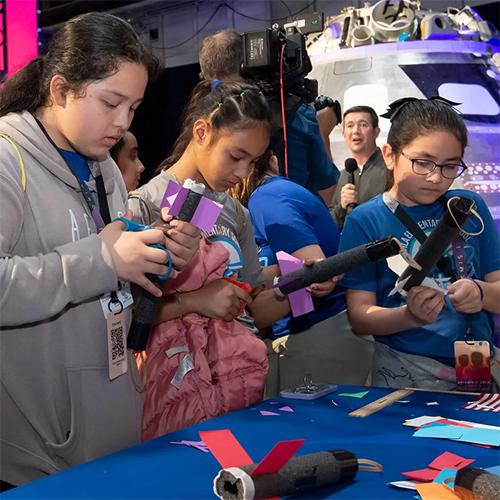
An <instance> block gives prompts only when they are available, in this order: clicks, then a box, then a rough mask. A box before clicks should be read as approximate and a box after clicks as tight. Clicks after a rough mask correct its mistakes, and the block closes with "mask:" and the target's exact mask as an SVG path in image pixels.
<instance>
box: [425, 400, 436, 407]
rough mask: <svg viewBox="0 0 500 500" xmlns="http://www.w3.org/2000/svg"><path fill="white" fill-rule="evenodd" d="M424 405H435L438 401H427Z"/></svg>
mask: <svg viewBox="0 0 500 500" xmlns="http://www.w3.org/2000/svg"><path fill="white" fill-rule="evenodd" d="M425 404H426V406H437V405H439V403H438V402H437V401H429V402H428V403H425Z"/></svg>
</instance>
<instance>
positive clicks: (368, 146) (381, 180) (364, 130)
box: [331, 106, 387, 228]
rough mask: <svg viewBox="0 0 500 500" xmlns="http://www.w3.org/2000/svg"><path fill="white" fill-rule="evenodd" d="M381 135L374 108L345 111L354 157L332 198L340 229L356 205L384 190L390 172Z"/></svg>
mask: <svg viewBox="0 0 500 500" xmlns="http://www.w3.org/2000/svg"><path fill="white" fill-rule="evenodd" d="M379 133H380V129H379V127H378V116H377V113H376V112H375V110H374V109H373V108H370V107H369V106H354V107H352V108H349V109H348V110H347V111H345V113H344V117H343V135H344V140H345V142H346V144H347V147H348V148H349V150H350V151H351V154H352V158H348V159H347V160H346V169H345V170H343V171H342V172H341V174H340V179H339V181H338V184H337V189H336V191H335V196H334V198H333V207H332V209H331V213H332V215H333V217H334V219H335V221H336V222H337V224H338V226H339V228H342V227H343V225H344V220H345V217H346V215H348V213H349V212H350V210H352V208H353V207H354V206H356V205H359V204H361V203H364V202H365V201H368V200H370V199H371V198H373V197H374V196H376V195H377V194H379V193H383V192H384V190H385V186H386V182H387V181H386V172H387V169H386V166H385V163H384V159H383V157H382V153H381V151H380V149H379V148H378V147H377V144H376V142H375V141H376V139H377V137H378V135H379ZM356 164H357V168H356Z"/></svg>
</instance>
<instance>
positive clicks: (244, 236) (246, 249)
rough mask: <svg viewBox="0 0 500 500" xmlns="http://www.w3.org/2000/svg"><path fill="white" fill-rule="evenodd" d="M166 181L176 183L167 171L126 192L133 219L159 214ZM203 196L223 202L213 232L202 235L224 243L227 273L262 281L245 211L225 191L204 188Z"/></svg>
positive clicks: (145, 221)
mask: <svg viewBox="0 0 500 500" xmlns="http://www.w3.org/2000/svg"><path fill="white" fill-rule="evenodd" d="M169 181H174V182H177V181H176V179H175V178H174V177H173V176H172V175H170V174H168V173H167V172H166V171H163V172H161V173H160V174H159V175H157V176H156V177H153V178H152V179H151V180H150V181H149V182H148V183H147V184H145V185H144V186H142V187H140V188H139V189H137V190H135V191H132V192H131V193H130V194H129V201H128V206H129V208H130V209H131V210H132V212H133V213H134V219H135V220H136V221H138V222H141V223H142V224H151V223H152V222H154V221H155V220H156V219H157V218H158V217H159V216H160V208H159V207H160V204H161V202H162V200H163V195H164V193H165V189H166V187H167V184H168V182H169ZM205 195H206V196H207V197H208V198H210V199H212V200H214V201H217V202H218V203H221V204H222V205H224V208H223V209H222V212H221V213H220V215H219V218H218V219H217V222H216V224H215V225H214V227H213V229H212V231H210V233H208V234H206V235H205V236H206V237H207V238H208V239H209V240H210V241H211V242H218V243H221V244H222V245H224V247H225V248H226V250H227V251H228V253H229V262H228V269H227V272H226V275H228V276H229V275H231V274H233V273H236V274H237V276H238V279H240V280H242V281H245V282H246V283H249V284H250V285H251V286H252V287H255V286H257V285H259V284H261V283H263V282H264V279H263V277H262V275H261V267H260V264H259V259H258V255H257V251H258V249H257V244H256V243H255V236H254V232H253V228H252V222H251V221H250V216H249V214H248V210H247V209H246V208H245V207H243V206H242V205H241V204H240V203H239V202H238V201H237V200H235V199H233V198H231V197H230V196H229V195H228V194H226V193H224V192H223V193H219V192H216V191H212V190H211V189H209V188H206V190H205Z"/></svg>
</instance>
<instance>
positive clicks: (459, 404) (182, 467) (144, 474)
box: [2, 386, 500, 500]
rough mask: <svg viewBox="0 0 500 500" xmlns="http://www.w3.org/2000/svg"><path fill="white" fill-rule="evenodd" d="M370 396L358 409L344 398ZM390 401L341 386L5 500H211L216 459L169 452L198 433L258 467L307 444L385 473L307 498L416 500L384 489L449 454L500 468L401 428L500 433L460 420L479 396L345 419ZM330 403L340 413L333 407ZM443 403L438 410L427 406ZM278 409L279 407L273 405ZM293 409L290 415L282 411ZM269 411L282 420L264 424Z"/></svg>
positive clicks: (493, 455)
mask: <svg viewBox="0 0 500 500" xmlns="http://www.w3.org/2000/svg"><path fill="white" fill-rule="evenodd" d="M362 390H368V391H369V393H368V394H367V395H366V396H365V397H363V398H361V399H355V398H351V397H346V396H339V394H340V393H342V392H358V391H362ZM388 392H391V391H390V390H387V389H381V388H365V387H353V386H339V389H338V391H337V392H336V393H332V394H330V395H328V396H325V397H323V398H321V399H318V400H315V401H300V400H292V399H283V398H278V399H274V400H268V401H264V402H262V403H260V404H258V405H255V406H252V407H249V408H245V409H243V410H240V411H237V412H233V413H230V414H227V415H224V416H222V417H219V418H216V419H213V420H209V421H207V422H203V423H201V424H198V425H195V426H192V427H188V428H186V429H183V430H181V431H178V432H175V433H173V434H169V435H167V436H164V437H162V438H158V439H155V440H152V441H149V442H146V443H144V444H142V445H138V446H135V447H132V448H129V449H126V450H124V451H121V452H118V453H115V454H113V455H109V456H107V457H103V458H100V459H98V460H95V461H93V462H89V463H87V464H84V465H81V466H78V467H74V468H72V469H68V470H65V471H63V472H60V473H58V474H55V475H53V476H50V477H47V478H44V479H41V480H38V481H34V482H32V483H29V484H26V485H24V486H22V487H19V488H16V489H14V490H10V491H8V492H6V493H4V494H3V495H2V500H3V498H5V499H7V498H50V499H56V498H65V499H68V498H106V499H108V498H175V499H178V498H214V495H213V493H212V483H213V478H214V476H215V475H216V474H217V472H218V471H219V469H220V467H219V465H218V463H217V462H216V460H215V459H214V457H213V456H212V455H211V454H210V453H203V452H200V451H198V450H196V449H194V448H190V447H187V446H179V445H173V444H170V441H181V440H183V439H184V440H191V441H198V440H200V438H199V436H198V431H200V430H216V429H226V428H228V429H231V431H232V432H233V434H234V435H235V436H236V438H237V439H238V440H239V441H240V443H241V444H242V445H243V447H244V448H245V449H246V451H247V452H248V454H249V455H250V457H251V458H252V459H253V460H254V462H255V463H257V462H259V461H260V460H261V459H262V458H263V457H264V456H265V455H266V454H267V452H268V451H269V450H270V449H271V448H272V446H273V445H274V444H275V443H276V442H277V441H280V440H288V439H299V438H305V439H306V442H305V444H304V445H303V446H302V447H301V448H300V449H299V450H298V452H297V455H302V454H306V453H313V452H316V451H320V450H333V449H345V450H349V451H351V452H353V453H354V454H355V455H356V456H357V457H358V458H369V459H372V460H375V461H377V462H379V463H381V464H382V465H383V467H384V471H383V472H382V473H373V472H364V471H360V472H358V474H357V476H356V478H355V480H354V481H352V482H349V483H344V484H338V485H336V486H334V487H332V488H328V489H326V488H325V489H322V490H317V491H314V492H312V493H309V494H308V495H307V498H327V497H330V496H332V497H333V496H334V497H335V498H349V499H353V498H363V499H376V498H381V499H387V498H407V499H412V498H413V497H414V495H415V492H413V491H409V490H400V489H396V488H394V487H390V486H387V484H386V483H388V482H390V481H397V480H404V479H405V477H403V476H402V475H401V472H403V471H411V470H415V469H422V468H425V467H426V466H427V465H428V464H429V463H430V462H431V461H432V460H433V459H434V458H436V457H437V456H438V455H440V454H441V453H443V452H445V451H450V452H452V453H456V454H458V455H460V456H462V457H465V458H474V459H476V462H475V463H474V464H473V466H475V467H484V468H487V467H492V466H495V465H498V464H499V463H500V454H499V450H498V448H482V447H479V446H474V445H471V444H466V443H460V442H455V441H450V440H443V439H430V438H416V437H412V434H413V432H414V431H415V429H413V428H411V427H407V426H403V425H402V423H403V421H404V420H406V419H410V418H413V417H418V416H422V415H431V416H442V417H447V418H452V419H457V420H469V421H473V422H481V423H485V424H493V425H499V423H500V422H499V420H500V414H499V413H491V412H484V411H472V410H464V409H463V406H464V405H465V403H466V402H467V401H470V400H473V399H474V396H467V395H460V394H457V395H455V394H452V395H451V394H442V393H431V392H414V393H413V394H411V395H410V396H407V397H406V398H404V399H406V400H410V403H406V404H404V403H394V404H392V405H391V406H389V407H386V408H384V409H382V410H380V411H379V412H377V413H375V414H373V415H371V416H369V417H367V418H353V417H350V416H348V413H349V412H350V411H352V410H354V409H357V408H360V407H362V406H364V405H366V404H368V403H370V402H371V401H374V400H376V399H378V398H380V397H382V396H383V395H385V394H387V393H388ZM332 400H334V401H335V402H336V403H337V404H338V406H335V405H334V404H333V403H332ZM432 401H437V402H438V403H439V404H438V405H433V406H427V405H426V403H428V402H432ZM275 402H279V404H273V403H275ZM282 405H288V406H291V407H292V408H293V410H294V412H293V413H291V412H281V411H277V409H278V408H279V407H280V406H282ZM259 410H270V411H274V412H277V413H279V414H280V415H279V416H262V415H261V414H260V413H259Z"/></svg>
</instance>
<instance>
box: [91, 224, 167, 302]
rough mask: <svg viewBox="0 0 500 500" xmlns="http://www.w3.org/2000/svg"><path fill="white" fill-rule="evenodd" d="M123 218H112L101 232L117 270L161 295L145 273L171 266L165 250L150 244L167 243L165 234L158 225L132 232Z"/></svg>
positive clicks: (120, 276)
mask: <svg viewBox="0 0 500 500" xmlns="http://www.w3.org/2000/svg"><path fill="white" fill-rule="evenodd" d="M124 227H125V226H124V224H123V222H121V221H117V222H111V223H110V224H108V225H107V226H106V227H105V228H104V229H103V230H102V231H101V232H100V233H99V236H100V238H101V239H102V241H103V242H104V244H105V245H106V248H107V249H108V251H109V253H110V254H111V259H112V260H113V265H114V268H115V272H116V274H117V276H118V278H119V279H120V280H124V281H130V282H132V283H135V284H137V285H139V286H141V287H142V288H144V289H145V290H146V291H148V292H149V293H151V294H153V295H155V296H156V297H161V296H162V291H161V290H160V289H159V288H157V287H156V286H155V285H154V284H153V283H152V282H151V281H150V280H149V279H148V278H147V277H146V274H165V273H166V272H167V270H168V268H167V265H166V264H167V261H168V257H167V254H166V252H164V251H163V250H160V249H159V248H152V247H150V246H148V245H153V244H155V243H160V244H161V245H165V235H164V234H163V232H162V231H160V230H159V229H149V230H147V231H140V232H132V231H124Z"/></svg>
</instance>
